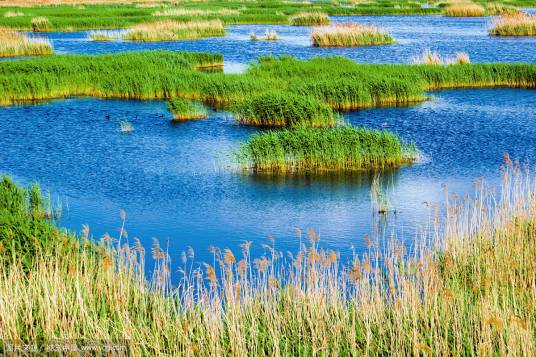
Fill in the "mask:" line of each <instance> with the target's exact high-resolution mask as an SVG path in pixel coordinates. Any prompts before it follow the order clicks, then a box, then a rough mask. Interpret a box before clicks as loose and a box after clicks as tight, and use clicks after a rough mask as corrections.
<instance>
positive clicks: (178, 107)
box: [168, 98, 208, 122]
mask: <svg viewBox="0 0 536 357" xmlns="http://www.w3.org/2000/svg"><path fill="white" fill-rule="evenodd" d="M168 109H169V111H170V112H171V113H172V114H173V121H177V122H180V121H185V120H192V119H205V118H207V117H208V114H207V111H206V109H205V108H204V107H203V106H202V105H201V104H200V103H195V102H192V101H190V100H186V99H182V98H174V99H172V100H170V101H169V102H168Z"/></svg>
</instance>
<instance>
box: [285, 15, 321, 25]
mask: <svg viewBox="0 0 536 357" xmlns="http://www.w3.org/2000/svg"><path fill="white" fill-rule="evenodd" d="M288 23H289V25H291V26H320V25H327V24H329V17H328V14H326V13H324V12H300V13H297V14H295V15H292V16H290V17H289V18H288Z"/></svg>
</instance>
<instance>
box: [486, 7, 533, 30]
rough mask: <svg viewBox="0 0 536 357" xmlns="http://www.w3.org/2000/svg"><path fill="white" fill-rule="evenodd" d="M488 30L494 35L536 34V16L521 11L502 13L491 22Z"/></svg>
mask: <svg viewBox="0 0 536 357" xmlns="http://www.w3.org/2000/svg"><path fill="white" fill-rule="evenodd" d="M489 32H490V34H491V35H496V36H536V16H534V15H531V14H528V13H526V12H521V11H517V12H512V13H508V14H504V15H502V16H501V17H500V18H498V19H496V20H495V21H494V22H493V26H492V28H491V29H490V31H489Z"/></svg>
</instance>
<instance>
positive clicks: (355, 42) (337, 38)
mask: <svg viewBox="0 0 536 357" xmlns="http://www.w3.org/2000/svg"><path fill="white" fill-rule="evenodd" d="M311 40H312V42H313V46H315V47H351V46H373V45H388V44H392V43H395V41H394V39H393V38H392V37H391V35H389V34H388V33H387V32H384V31H382V30H379V29H378V28H377V27H376V26H374V25H362V24H356V23H351V22H350V23H347V24H336V25H333V26H324V27H318V28H315V29H314V30H313V31H312V32H311Z"/></svg>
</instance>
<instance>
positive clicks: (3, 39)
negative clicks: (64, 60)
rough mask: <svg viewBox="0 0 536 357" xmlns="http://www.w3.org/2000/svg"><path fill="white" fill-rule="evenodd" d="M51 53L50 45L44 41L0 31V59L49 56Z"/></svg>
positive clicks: (13, 32)
mask: <svg viewBox="0 0 536 357" xmlns="http://www.w3.org/2000/svg"><path fill="white" fill-rule="evenodd" d="M52 52H53V50H52V45H51V44H50V42H49V41H48V40H46V39H41V38H31V37H28V36H26V35H24V34H22V33H19V32H16V31H13V30H8V29H0V57H16V56H37V55H49V54H52Z"/></svg>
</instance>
